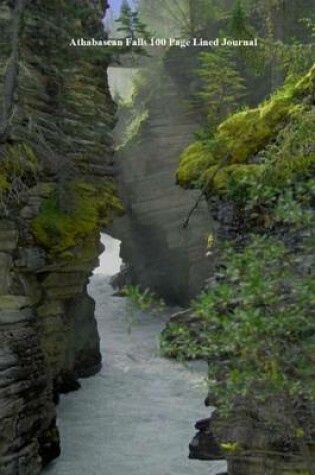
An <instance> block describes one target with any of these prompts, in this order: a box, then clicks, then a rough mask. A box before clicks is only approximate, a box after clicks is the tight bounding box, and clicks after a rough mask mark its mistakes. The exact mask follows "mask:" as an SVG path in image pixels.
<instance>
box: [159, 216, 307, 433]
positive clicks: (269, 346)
mask: <svg viewBox="0 0 315 475" xmlns="http://www.w3.org/2000/svg"><path fill="white" fill-rule="evenodd" d="M313 222H314V213H313ZM303 245H304V253H305V256H303V255H302V254H300V255H295V254H293V253H292V252H290V251H289V250H288V248H287V247H286V246H285V245H284V244H283V243H282V242H280V241H279V240H277V239H275V238H271V237H266V236H253V237H252V240H251V242H250V243H249V244H248V245H247V246H246V247H245V248H243V249H241V250H235V249H233V247H232V246H229V247H228V248H227V249H226V251H225V256H224V262H225V266H224V267H223V268H222V269H221V270H220V272H219V273H218V274H217V280H216V282H215V283H214V284H212V285H211V287H209V289H208V290H206V291H204V292H203V293H202V294H201V295H200V296H199V297H198V298H197V299H196V300H195V301H194V302H193V304H192V308H193V310H194V313H195V315H196V319H197V321H198V319H199V323H198V326H195V330H193V329H192V325H191V324H190V325H188V324H185V323H183V324H175V325H174V324H173V323H170V324H169V325H168V326H167V329H166V332H165V333H164V334H163V335H162V344H161V348H162V349H163V350H164V352H165V354H166V355H167V356H172V357H174V356H178V357H180V358H181V359H182V358H191V357H198V356H200V355H202V356H203V358H206V359H207V360H208V361H209V384H210V389H211V391H212V392H213V393H214V394H215V395H216V396H217V398H218V404H219V410H223V409H226V410H229V409H231V408H232V406H233V401H234V400H235V398H236V397H237V396H242V397H244V396H248V397H250V398H254V399H256V400H257V401H262V400H266V399H268V398H271V397H277V395H278V396H279V395H283V394H285V395H287V396H288V397H289V398H290V399H291V401H292V402H293V401H295V400H296V398H299V397H303V398H305V399H306V400H310V401H313V400H314V399H315V384H314V379H313V377H312V374H313V358H314V350H315V348H314V336H315V327H314V303H315V300H314V291H315V283H314V279H313V278H312V277H311V274H310V273H309V272H310V270H311V268H312V265H314V263H313V262H312V259H311V257H310V254H309V252H310V251H311V249H310V248H309V247H308V246H309V245H308V244H307V241H305V242H304V244H303ZM307 256H309V258H307ZM196 328H198V330H196ZM288 430H289V429H288Z"/></svg>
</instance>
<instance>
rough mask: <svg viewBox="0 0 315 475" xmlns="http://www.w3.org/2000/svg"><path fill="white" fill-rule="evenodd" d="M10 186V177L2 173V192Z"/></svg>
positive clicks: (0, 180)
mask: <svg viewBox="0 0 315 475" xmlns="http://www.w3.org/2000/svg"><path fill="white" fill-rule="evenodd" d="M8 188H9V183H8V177H7V176H6V175H2V174H1V175H0V192H1V191H5V190H7V189H8Z"/></svg>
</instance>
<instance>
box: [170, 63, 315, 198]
mask: <svg viewBox="0 0 315 475" xmlns="http://www.w3.org/2000/svg"><path fill="white" fill-rule="evenodd" d="M314 89H315V67H313V68H312V70H311V71H310V72H309V73H308V74H307V75H306V76H305V77H304V78H303V79H302V80H300V81H299V82H297V83H296V82H295V83H293V82H288V83H287V84H286V85H285V86H283V87H282V88H280V89H279V90H278V91H276V92H275V93H274V94H273V95H272V96H271V97H270V98H269V99H268V100H266V101H265V102H264V103H262V104H261V105H260V106H259V107H257V108H254V109H246V110H242V111H240V112H238V113H236V114H233V115H231V116H230V117H228V118H227V119H226V120H225V121H224V122H222V123H221V124H220V125H219V126H218V127H217V129H216V131H215V133H214V135H213V136H212V137H210V136H209V139H208V140H203V141H196V142H194V143H193V144H191V145H189V146H188V147H187V148H186V149H185V150H184V151H183V152H182V154H181V156H180V160H179V166H178V168H177V175H176V176H177V181H178V183H179V184H181V185H182V186H184V187H187V186H194V185H195V184H196V183H198V184H199V185H202V184H204V183H206V182H207V180H208V179H209V177H210V176H211V175H212V174H213V173H214V171H215V170H216V167H217V166H218V165H219V164H220V162H221V161H222V160H223V159H224V158H225V157H228V162H227V164H226V165H225V166H224V167H223V168H222V169H221V170H220V171H219V172H218V173H217V175H216V176H215V178H214V180H213V182H212V183H211V187H212V190H214V191H216V192H224V190H226V188H227V186H228V181H229V180H228V178H229V176H231V175H233V176H234V178H236V179H237V178H239V179H241V180H243V179H244V177H245V176H250V175H251V174H252V176H253V177H258V176H260V175H261V176H262V175H263V172H264V171H265V170H264V167H265V163H264V161H261V165H258V164H257V165H256V164H255V165H253V164H252V163H251V159H252V158H253V157H255V156H257V154H259V153H261V152H262V151H264V150H265V149H266V147H268V146H269V145H270V144H271V143H273V142H274V141H275V139H276V138H278V134H279V133H280V132H281V131H282V130H283V129H285V128H286V127H287V126H288V124H290V123H291V122H292V121H294V119H296V118H298V120H300V121H303V120H304V116H305V115H306V114H308V113H309V112H310V111H312V110H313V107H312V105H310V104H308V103H307V101H305V100H304V99H305V98H307V97H308V96H310V95H311V94H312V93H313V92H314ZM298 138H299V137H298V132H297V133H296V140H298ZM293 142H294V136H293V137H292V143H293ZM293 145H294V143H293ZM296 154H297V155H300V156H297V157H294V160H293V159H292V158H290V159H289V161H290V165H289V166H288V165H287V163H285V161H283V163H282V166H283V177H282V176H281V172H280V174H279V173H278V175H279V177H278V178H279V180H280V181H281V179H282V178H283V179H284V176H285V177H286V178H285V179H287V178H288V173H287V170H288V168H290V169H291V171H292V173H291V176H292V175H293V174H294V173H298V172H301V171H304V170H306V169H308V168H309V167H310V166H311V165H313V164H314V159H313V156H312V155H310V156H309V155H308V156H307V157H305V156H303V153H301V150H300V149H299V151H297V153H296ZM278 156H280V153H279V150H278ZM293 162H294V163H293ZM238 166H239V167H240V169H239V171H237V167H238ZM259 166H260V167H261V169H260V170H259ZM244 167H245V168H247V170H246V169H245V168H244ZM278 172H279V170H278Z"/></svg>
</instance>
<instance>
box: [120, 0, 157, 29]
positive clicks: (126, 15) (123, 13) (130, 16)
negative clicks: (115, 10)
mask: <svg viewBox="0 0 315 475" xmlns="http://www.w3.org/2000/svg"><path fill="white" fill-rule="evenodd" d="M116 22H117V23H118V24H119V25H120V26H119V27H118V28H117V31H119V32H122V33H124V34H125V35H126V37H128V38H139V37H140V38H148V37H149V36H150V35H149V33H148V31H147V29H146V25H145V24H144V23H143V22H142V21H141V20H140V18H139V12H138V11H136V10H132V8H131V7H130V5H129V3H128V0H123V3H122V5H121V9H120V15H119V18H118V19H117V20H116Z"/></svg>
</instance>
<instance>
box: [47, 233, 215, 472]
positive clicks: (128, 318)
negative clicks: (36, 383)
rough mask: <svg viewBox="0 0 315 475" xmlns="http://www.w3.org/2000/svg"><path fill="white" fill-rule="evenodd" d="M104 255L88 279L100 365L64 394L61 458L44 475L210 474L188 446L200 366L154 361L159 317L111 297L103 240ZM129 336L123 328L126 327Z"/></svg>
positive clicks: (112, 264) (200, 411) (109, 260)
mask: <svg viewBox="0 0 315 475" xmlns="http://www.w3.org/2000/svg"><path fill="white" fill-rule="evenodd" d="M103 240H105V245H106V249H107V250H106V252H105V253H104V255H103V256H102V258H101V264H100V267H99V268H98V269H97V270H96V272H95V274H94V276H93V277H92V278H91V282H90V287H89V292H90V294H91V295H92V296H93V298H94V299H95V300H96V315H97V321H98V328H99V332H100V336H101V347H102V354H103V368H102V370H101V372H100V373H99V374H98V375H97V376H95V377H93V378H89V379H86V380H82V389H81V390H80V391H78V392H75V393H71V394H69V395H66V396H63V397H62V398H61V402H60V404H59V408H58V414H59V420H58V424H59V428H60V431H61V440H62V455H61V457H60V458H59V459H57V460H56V461H55V462H54V463H53V464H52V465H50V466H49V467H48V468H47V469H46V470H45V473H46V474H49V475H186V474H187V475H188V474H189V475H209V474H210V475H215V474H216V473H217V472H219V471H220V469H221V468H222V467H223V464H221V463H219V462H218V463H212V465H211V463H210V462H201V461H194V460H193V461H191V460H189V459H188V443H189V440H190V439H191V438H192V435H193V434H194V428H193V425H194V423H195V422H196V420H197V419H199V418H203V417H207V416H208V414H209V413H208V410H207V408H205V407H204V406H203V404H202V401H203V399H204V396H205V393H206V388H205V386H204V384H203V380H204V376H205V373H206V368H205V367H204V366H202V365H197V366H195V367H194V368H186V367H184V366H183V365H181V364H178V363H175V362H172V361H168V360H166V359H164V358H161V357H160V356H159V355H158V351H157V337H158V334H159V332H160V331H161V330H162V328H163V318H164V319H165V318H166V316H167V315H166V314H167V311H166V312H165V315H164V317H163V318H162V317H161V316H158V317H157V316H152V315H150V314H148V313H145V314H144V313H133V312H131V310H130V305H129V304H128V301H127V299H125V298H121V297H115V296H113V295H112V294H113V289H112V287H111V286H110V285H109V280H110V276H109V274H110V273H112V274H113V273H115V272H117V270H118V268H119V257H118V253H119V244H118V241H114V240H112V239H111V238H109V237H106V236H103ZM129 327H130V328H131V331H128V328H129Z"/></svg>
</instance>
